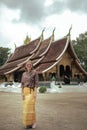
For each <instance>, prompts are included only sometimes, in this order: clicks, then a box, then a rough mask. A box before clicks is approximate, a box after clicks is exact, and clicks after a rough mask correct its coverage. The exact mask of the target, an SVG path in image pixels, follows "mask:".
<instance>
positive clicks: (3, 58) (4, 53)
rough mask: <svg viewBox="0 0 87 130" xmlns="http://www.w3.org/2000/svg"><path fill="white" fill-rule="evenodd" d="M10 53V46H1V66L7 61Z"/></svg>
mask: <svg viewBox="0 0 87 130" xmlns="http://www.w3.org/2000/svg"><path fill="white" fill-rule="evenodd" d="M9 54H10V49H9V48H4V47H0V66H2V65H3V64H4V63H5V62H6V61H7V59H8V56H9Z"/></svg>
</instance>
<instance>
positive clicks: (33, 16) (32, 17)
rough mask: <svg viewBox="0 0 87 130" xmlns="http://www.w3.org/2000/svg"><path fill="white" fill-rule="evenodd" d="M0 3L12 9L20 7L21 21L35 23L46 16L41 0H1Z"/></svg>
mask: <svg viewBox="0 0 87 130" xmlns="http://www.w3.org/2000/svg"><path fill="white" fill-rule="evenodd" d="M0 3H1V4H0V5H2V6H4V5H5V6H7V7H8V8H11V9H14V10H15V9H20V11H21V13H20V15H21V16H20V21H21V22H22V21H23V22H28V23H29V22H32V23H37V22H39V21H40V20H41V19H42V18H43V17H45V16H46V14H45V6H44V3H43V0H31V1H30V0H25V1H24V0H14V1H13V0H3V1H0Z"/></svg>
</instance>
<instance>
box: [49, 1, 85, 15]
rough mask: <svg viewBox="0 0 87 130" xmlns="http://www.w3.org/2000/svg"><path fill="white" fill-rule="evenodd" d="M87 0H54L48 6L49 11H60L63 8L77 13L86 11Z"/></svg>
mask: <svg viewBox="0 0 87 130" xmlns="http://www.w3.org/2000/svg"><path fill="white" fill-rule="evenodd" d="M86 5H87V0H84V2H83V1H82V0H54V1H53V4H52V5H51V6H49V9H50V11H51V13H56V14H58V13H62V12H63V11H64V10H70V11H72V12H77V13H87V6H86Z"/></svg>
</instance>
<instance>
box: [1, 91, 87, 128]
mask: <svg viewBox="0 0 87 130" xmlns="http://www.w3.org/2000/svg"><path fill="white" fill-rule="evenodd" d="M36 111H37V128H36V130H87V93H60V94H50V93H49V94H38V95H37V103H36ZM23 129H24V128H23V125H22V100H21V94H19V93H6V92H0V130H23Z"/></svg>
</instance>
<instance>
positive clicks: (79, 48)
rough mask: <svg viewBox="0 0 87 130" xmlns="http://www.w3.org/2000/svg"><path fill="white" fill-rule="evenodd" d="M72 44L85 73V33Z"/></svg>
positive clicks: (86, 63) (86, 65)
mask: <svg viewBox="0 0 87 130" xmlns="http://www.w3.org/2000/svg"><path fill="white" fill-rule="evenodd" d="M72 43H73V47H74V49H75V52H76V54H77V56H78V58H79V60H80V62H81V65H82V66H83V68H84V69H85V70H86V71H87V32H85V33H84V34H80V35H79V37H78V38H76V40H73V41H72Z"/></svg>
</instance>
